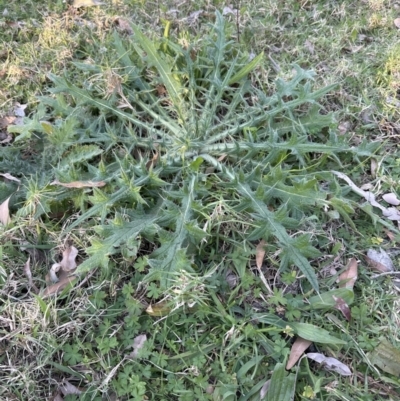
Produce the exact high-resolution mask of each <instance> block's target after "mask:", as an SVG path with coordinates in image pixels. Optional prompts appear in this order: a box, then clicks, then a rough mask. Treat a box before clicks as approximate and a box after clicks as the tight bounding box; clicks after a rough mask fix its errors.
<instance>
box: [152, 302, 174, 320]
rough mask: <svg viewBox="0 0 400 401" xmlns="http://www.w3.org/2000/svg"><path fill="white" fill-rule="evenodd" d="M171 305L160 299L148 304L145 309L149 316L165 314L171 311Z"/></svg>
mask: <svg viewBox="0 0 400 401" xmlns="http://www.w3.org/2000/svg"><path fill="white" fill-rule="evenodd" d="M171 310H172V309H171V307H170V305H169V304H168V302H164V301H161V302H159V303H157V304H155V305H149V306H148V307H147V309H146V313H147V314H149V315H150V316H159V317H162V316H166V315H168V314H169V313H170V312H171Z"/></svg>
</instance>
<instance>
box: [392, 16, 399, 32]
mask: <svg viewBox="0 0 400 401" xmlns="http://www.w3.org/2000/svg"><path fill="white" fill-rule="evenodd" d="M393 23H394V26H395V27H396V28H398V29H400V18H396V19H395V20H394V21H393Z"/></svg>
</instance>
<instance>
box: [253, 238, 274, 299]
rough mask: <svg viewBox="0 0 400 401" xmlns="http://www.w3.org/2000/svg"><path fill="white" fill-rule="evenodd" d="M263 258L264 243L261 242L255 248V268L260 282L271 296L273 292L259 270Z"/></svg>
mask: <svg viewBox="0 0 400 401" xmlns="http://www.w3.org/2000/svg"><path fill="white" fill-rule="evenodd" d="M264 256H265V241H264V240H261V241H260V243H259V244H258V245H257V248H256V266H257V269H258V272H259V274H260V278H261V281H262V282H263V284H264V285H265V288H266V289H267V290H268V292H269V293H270V294H272V293H273V291H272V289H271V287H270V286H269V284H268V281H267V279H266V278H265V276H264V273H263V272H262V270H261V267H262V265H263V261H264Z"/></svg>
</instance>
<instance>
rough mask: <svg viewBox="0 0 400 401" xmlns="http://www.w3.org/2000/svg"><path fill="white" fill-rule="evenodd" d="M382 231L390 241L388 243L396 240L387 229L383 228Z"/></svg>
mask: <svg viewBox="0 0 400 401" xmlns="http://www.w3.org/2000/svg"><path fill="white" fill-rule="evenodd" d="M383 231H385V233H386V235H387V236H388V238H389V239H390V241H394V240H395V239H396V236H395V235H394V234H393V233H392V232H391V231H389V230H388V229H386V228H384V229H383Z"/></svg>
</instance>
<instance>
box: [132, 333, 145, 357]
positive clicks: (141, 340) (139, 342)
mask: <svg viewBox="0 0 400 401" xmlns="http://www.w3.org/2000/svg"><path fill="white" fill-rule="evenodd" d="M146 341H147V336H146V334H140V335H138V336H137V337H135V338H134V339H133V351H132V352H131V353H130V354H129V355H128V358H132V359H135V358H137V356H138V353H139V351H140V350H141V349H142V348H143V346H144V344H145V342H146Z"/></svg>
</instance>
